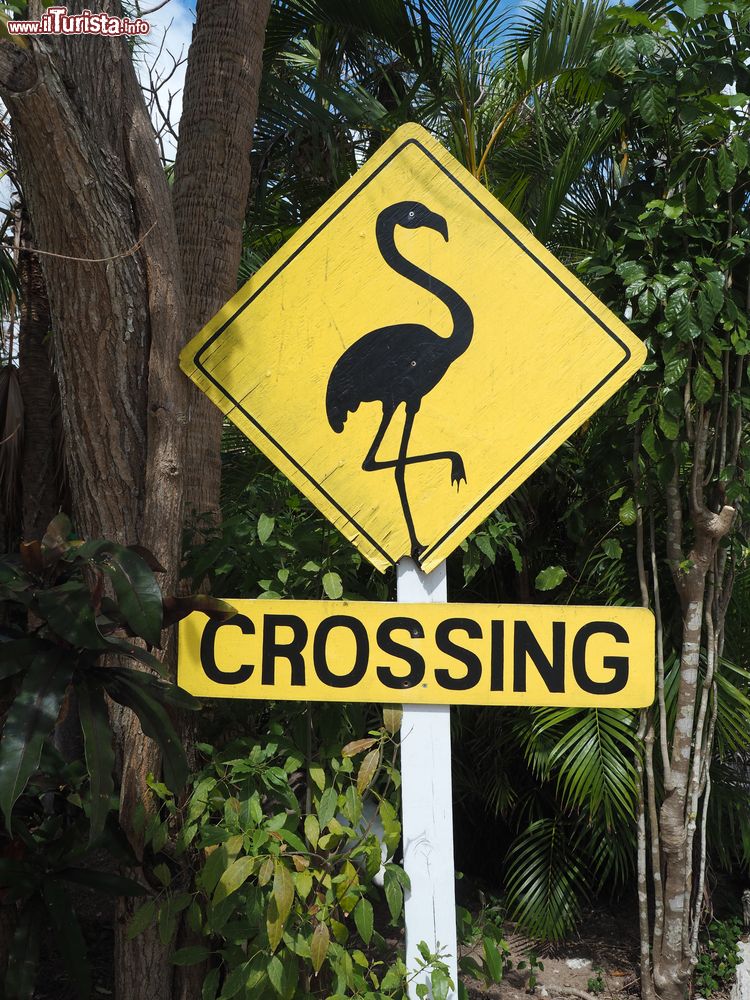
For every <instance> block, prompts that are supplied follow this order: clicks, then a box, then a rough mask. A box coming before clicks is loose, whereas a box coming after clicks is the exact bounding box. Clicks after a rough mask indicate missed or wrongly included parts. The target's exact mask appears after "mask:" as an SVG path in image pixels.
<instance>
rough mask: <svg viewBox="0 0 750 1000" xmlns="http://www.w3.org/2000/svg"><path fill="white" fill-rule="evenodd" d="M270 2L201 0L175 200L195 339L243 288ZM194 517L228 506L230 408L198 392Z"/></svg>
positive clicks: (190, 503)
mask: <svg viewBox="0 0 750 1000" xmlns="http://www.w3.org/2000/svg"><path fill="white" fill-rule="evenodd" d="M269 6H270V0H199V3H198V7H197V18H196V24H195V29H194V32H193V41H192V44H191V46H190V53H189V57H188V67H187V73H186V75H185V90H184V94H183V103H182V118H181V119H180V141H179V144H178V147H177V157H176V159H175V178H174V189H173V203H174V212H175V219H176V223H177V234H178V237H179V242H180V252H181V254H182V267H183V274H184V278H185V292H186V300H187V321H186V326H185V333H186V334H187V338H188V339H189V338H190V337H192V336H193V334H195V333H197V331H198V330H200V328H201V327H202V326H203V325H204V324H205V323H206V322H207V321H208V320H209V319H211V317H212V316H213V315H214V314H215V313H216V312H217V310H218V309H220V308H221V306H222V305H224V303H225V302H226V301H227V299H228V298H230V296H231V295H233V294H234V292H235V291H236V288H237V269H238V267H239V263H240V254H241V251H242V224H243V220H244V217H245V208H246V205H247V198H248V192H249V190H250V151H251V148H252V137H253V127H254V125H255V116H256V112H257V108H258V90H259V85H260V77H261V70H262V60H263V41H264V38H265V30H266V21H267V20H268V11H269ZM190 426H191V430H190V449H189V453H188V456H187V465H186V469H185V494H186V496H185V503H186V513H187V514H188V515H189V514H190V513H191V512H192V511H195V512H196V513H198V514H203V513H209V514H211V515H212V516H216V515H217V513H218V509H219V486H220V473H221V459H220V452H221V427H222V415H221V412H220V411H219V410H218V409H217V408H216V407H215V406H214V405H213V403H211V401H210V400H209V399H208V397H207V396H206V395H205V394H204V393H202V392H200V391H199V390H198V389H196V388H195V387H193V386H191V389H190Z"/></svg>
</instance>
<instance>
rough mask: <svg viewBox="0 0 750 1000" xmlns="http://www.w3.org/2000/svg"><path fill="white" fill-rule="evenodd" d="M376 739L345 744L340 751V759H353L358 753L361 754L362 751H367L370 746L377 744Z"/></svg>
mask: <svg viewBox="0 0 750 1000" xmlns="http://www.w3.org/2000/svg"><path fill="white" fill-rule="evenodd" d="M377 742H378V741H377V739H368V740H352V742H351V743H347V744H346V746H345V747H344V748H343V750H342V751H341V756H342V757H355V756H356V755H357V754H358V753H362V751H363V750H369V749H370V747H371V746H373V745H374V744H375V743H377Z"/></svg>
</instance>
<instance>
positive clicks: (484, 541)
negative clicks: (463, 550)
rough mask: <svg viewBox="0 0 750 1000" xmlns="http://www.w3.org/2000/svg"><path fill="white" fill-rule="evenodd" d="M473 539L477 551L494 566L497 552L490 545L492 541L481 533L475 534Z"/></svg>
mask: <svg viewBox="0 0 750 1000" xmlns="http://www.w3.org/2000/svg"><path fill="white" fill-rule="evenodd" d="M474 541H475V542H476V546H477V548H478V549H479V551H480V552H482V553H484V555H485V556H486V557H487V558H488V559H489V561H490V562H491V563H492V565H493V566H494V565H495V558H496V556H497V553H496V552H495V549H494V547H493V545H492V542H491V541H490V538H489V536H488V535H486V534H484V533H482V534H480V535H476V536H475V538H474Z"/></svg>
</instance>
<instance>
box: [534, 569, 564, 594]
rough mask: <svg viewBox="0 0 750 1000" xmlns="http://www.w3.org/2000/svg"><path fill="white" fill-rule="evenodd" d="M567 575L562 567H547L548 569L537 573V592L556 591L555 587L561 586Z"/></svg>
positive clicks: (535, 583)
mask: <svg viewBox="0 0 750 1000" xmlns="http://www.w3.org/2000/svg"><path fill="white" fill-rule="evenodd" d="M567 575H568V574H567V572H566V571H565V570H564V569H563V568H562V566H547V568H546V569H543V570H541V572H539V573H537V577H536V580H535V581H534V586H535V587H536V589H537V590H554V589H555V587H559V586H560V584H561V583H562V582H563V580H564V579H565V577H566V576H567Z"/></svg>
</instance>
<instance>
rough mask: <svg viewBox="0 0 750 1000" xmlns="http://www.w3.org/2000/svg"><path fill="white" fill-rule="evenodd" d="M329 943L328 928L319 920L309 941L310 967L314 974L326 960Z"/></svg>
mask: <svg viewBox="0 0 750 1000" xmlns="http://www.w3.org/2000/svg"><path fill="white" fill-rule="evenodd" d="M330 943H331V934H330V931H329V930H328V925H327V924H324V923H322V922H321V923H319V924H318V926H317V927H316V928H315V930H314V931H313V936H312V941H311V942H310V958H311V959H312V967H313V971H314V972H315V975H316V976H317V974H318V973H319V972H320V970H321V968H322V966H323V962H325V960H326V955H327V954H328V945H329V944H330Z"/></svg>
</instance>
